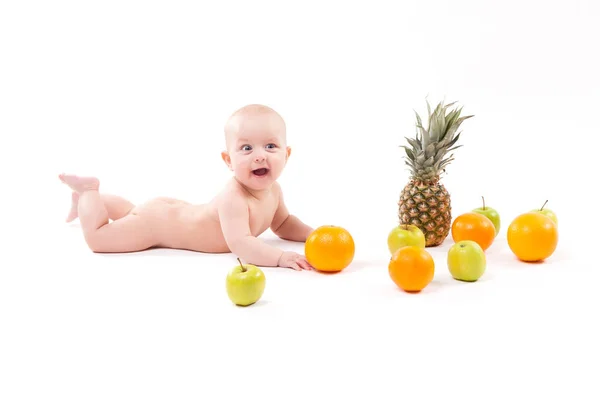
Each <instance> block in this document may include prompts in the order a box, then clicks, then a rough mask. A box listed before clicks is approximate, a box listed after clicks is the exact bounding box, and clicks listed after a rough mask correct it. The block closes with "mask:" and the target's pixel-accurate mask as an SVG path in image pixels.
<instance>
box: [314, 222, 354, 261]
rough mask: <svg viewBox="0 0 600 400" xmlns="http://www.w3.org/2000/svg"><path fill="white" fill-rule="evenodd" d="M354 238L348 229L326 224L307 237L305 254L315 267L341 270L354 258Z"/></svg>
mask: <svg viewBox="0 0 600 400" xmlns="http://www.w3.org/2000/svg"><path fill="white" fill-rule="evenodd" d="M354 251H355V246H354V239H353V238H352V235H350V232H348V231H347V230H346V229H344V228H341V227H339V226H334V225H324V226H320V227H318V228H317V229H315V230H314V231H313V232H312V233H311V234H310V235H309V236H308V238H307V239H306V243H305V244H304V255H305V256H306V260H307V261H308V262H309V263H310V265H312V266H313V267H314V268H315V269H317V270H319V271H323V272H340V271H341V270H343V269H344V268H346V267H347V266H348V265H350V263H351V262H352V260H353V259H354Z"/></svg>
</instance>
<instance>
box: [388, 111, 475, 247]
mask: <svg viewBox="0 0 600 400" xmlns="http://www.w3.org/2000/svg"><path fill="white" fill-rule="evenodd" d="M455 103H456V102H453V103H450V104H446V105H444V102H441V103H439V104H438V105H437V107H436V108H435V110H433V113H432V112H431V106H430V105H429V102H427V112H428V114H429V121H428V128H427V129H425V128H424V127H423V124H422V122H421V117H420V116H419V114H418V113H417V112H415V114H416V117H417V123H416V127H417V134H416V137H415V138H414V139H410V138H406V140H407V141H408V146H400V147H403V148H404V150H405V152H406V159H405V164H406V165H408V166H409V167H410V173H411V174H410V182H409V183H408V184H407V185H406V186H405V187H404V189H403V190H402V193H401V195H400V201H399V202H398V206H399V209H398V217H399V219H400V224H413V225H416V226H418V227H419V228H420V229H421V231H423V233H424V234H425V246H426V247H433V246H439V245H440V244H442V242H443V241H444V239H446V237H447V236H448V233H449V232H450V227H451V223H452V215H451V206H450V194H449V193H448V191H447V190H446V188H445V187H444V185H442V184H441V183H440V174H441V173H442V172H443V171H444V170H445V167H446V166H447V165H448V164H449V163H450V162H451V161H452V160H454V158H453V154H451V153H450V152H451V151H452V150H455V149H457V148H458V147H461V146H460V145H457V146H455V143H456V142H457V141H458V138H459V137H460V133H461V132H458V133H457V131H458V128H459V127H460V124H461V123H462V122H463V121H464V120H466V119H467V118H471V117H473V115H468V116H464V117H461V116H460V113H461V111H462V108H460V109H454V110H452V111H449V112H448V108H449V107H451V106H452V105H454V104H455Z"/></svg>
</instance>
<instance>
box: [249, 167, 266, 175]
mask: <svg viewBox="0 0 600 400" xmlns="http://www.w3.org/2000/svg"><path fill="white" fill-rule="evenodd" d="M267 172H269V170H268V169H267V168H259V169H255V170H254V171H252V173H253V174H254V175H257V176H263V175H266V174H267Z"/></svg>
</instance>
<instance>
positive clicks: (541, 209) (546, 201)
mask: <svg viewBox="0 0 600 400" xmlns="http://www.w3.org/2000/svg"><path fill="white" fill-rule="evenodd" d="M547 202H548V200H546V201H545V202H544V204H542V208H540V211H542V210H543V209H544V206H545V205H546V203H547Z"/></svg>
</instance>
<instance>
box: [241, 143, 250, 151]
mask: <svg viewBox="0 0 600 400" xmlns="http://www.w3.org/2000/svg"><path fill="white" fill-rule="evenodd" d="M242 150H244V151H250V150H252V146H250V145H249V144H245V145H243V146H242Z"/></svg>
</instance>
